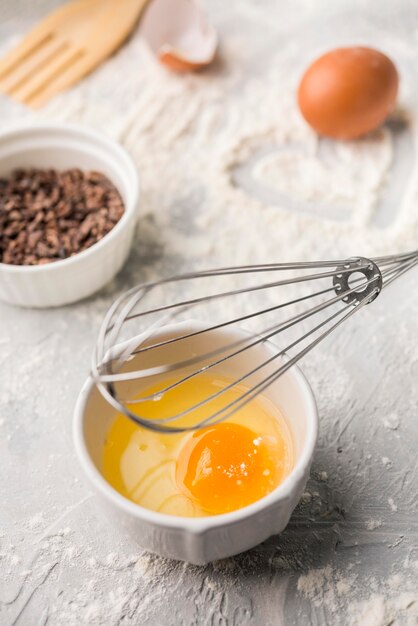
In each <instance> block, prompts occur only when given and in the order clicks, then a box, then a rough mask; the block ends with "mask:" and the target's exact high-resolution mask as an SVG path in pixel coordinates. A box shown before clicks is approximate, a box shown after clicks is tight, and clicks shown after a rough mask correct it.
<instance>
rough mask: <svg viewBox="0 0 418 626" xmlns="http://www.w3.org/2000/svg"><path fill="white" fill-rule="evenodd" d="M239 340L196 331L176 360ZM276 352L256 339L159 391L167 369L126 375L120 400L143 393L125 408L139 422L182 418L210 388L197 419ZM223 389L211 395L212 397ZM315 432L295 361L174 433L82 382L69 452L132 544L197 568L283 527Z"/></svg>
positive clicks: (172, 332)
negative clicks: (201, 423) (223, 414)
mask: <svg viewBox="0 0 418 626" xmlns="http://www.w3.org/2000/svg"><path fill="white" fill-rule="evenodd" d="M198 329H199V325H198V324H197V323H194V322H184V323H181V324H172V325H170V326H165V327H163V328H162V329H160V330H158V331H156V332H155V333H154V335H153V340H155V339H158V340H159V341H160V340H161V341H165V340H166V339H170V338H173V337H176V336H179V335H180V334H182V333H185V332H191V333H193V332H194V331H195V330H198ZM248 336H249V333H247V332H246V331H244V330H238V329H235V330H231V329H225V328H223V329H217V330H215V331H211V332H210V333H205V334H196V335H194V336H193V338H192V339H190V340H189V341H188V342H187V343H184V342H182V343H181V345H182V348H181V350H184V354H183V353H182V355H181V357H184V359H187V358H189V357H190V356H191V355H195V354H196V353H201V354H206V353H209V352H210V351H211V350H213V348H214V347H216V346H217V345H225V343H226V342H234V341H239V340H242V339H243V338H248ZM174 345H175V344H174ZM123 347H124V344H120V349H121V350H123ZM164 350H166V354H164V359H165V360H166V362H167V363H170V362H174V361H175V360H178V358H179V355H178V352H177V353H176V354H175V351H176V350H177V351H178V344H177V346H176V347H173V344H168V345H167V347H166V348H164ZM151 352H152V351H150V352H148V353H145V354H151ZM278 352H279V350H278V348H277V347H276V346H275V345H274V344H273V343H271V342H268V341H266V342H264V343H260V344H257V345H254V346H253V347H251V348H250V349H248V350H246V351H244V352H242V353H241V354H240V355H239V357H237V358H234V359H233V360H228V361H227V362H225V363H220V364H219V365H218V366H216V367H214V368H212V369H211V370H210V371H207V372H206V373H204V374H203V375H201V376H199V377H198V378H199V382H197V381H196V380H195V379H193V378H192V379H190V380H188V381H187V382H186V383H184V384H183V385H179V386H177V387H175V388H173V389H172V390H171V391H167V392H166V393H164V394H159V393H158V390H159V389H160V388H162V387H167V386H170V378H169V377H167V374H165V375H159V376H160V378H159V377H158V376H157V377H153V380H145V379H143V380H141V381H140V382H139V381H138V380H135V381H129V382H124V383H123V385H125V389H124V397H127V398H132V399H133V400H134V399H135V397H137V396H138V394H139V393H141V394H142V395H144V390H145V395H149V396H151V397H154V400H152V399H150V400H149V401H148V400H147V401H145V402H142V403H141V404H140V405H138V404H132V408H133V407H139V406H140V407H141V409H140V412H141V413H140V414H141V416H142V417H145V418H146V417H149V418H150V419H155V418H156V417H165V416H167V415H170V414H173V413H176V414H177V413H181V412H182V409H183V408H184V407H185V406H187V405H188V406H190V403H192V404H193V405H195V404H199V402H200V400H201V398H203V397H208V396H209V395H212V392H213V391H215V393H214V394H213V395H214V400H213V403H214V404H212V405H210V404H209V406H207V405H205V406H202V407H200V408H198V409H196V410H197V411H200V414H199V415H198V416H197V417H198V418H199V420H200V419H201V418H204V417H205V413H204V411H206V412H207V413H208V414H211V413H213V412H215V411H216V410H217V408H218V405H217V404H216V403H219V402H221V403H222V404H225V402H229V401H233V400H234V398H235V397H236V395H237V394H239V393H240V392H242V390H243V389H244V391H245V382H244V381H243V382H242V383H240V385H244V388H242V387H241V388H239V386H238V387H236V386H233V387H232V388H229V386H230V381H233V380H237V379H238V378H240V377H242V376H243V374H245V372H248V370H249V367H253V366H254V363H257V362H260V361H265V360H266V359H269V358H270V357H272V356H273V355H274V354H277V353H278ZM136 358H138V357H137V356H136V357H134V361H135V359H136ZM142 358H144V357H143V356H142ZM150 358H151V357H150ZM159 358H161V354H160V355H159ZM279 358H286V357H279ZM146 365H147V367H148V363H147V364H146ZM152 365H153V364H152V363H150V366H151V367H152ZM127 367H135V363H132V362H130V363H129V365H127ZM277 367H278V360H273V361H271V362H270V363H269V364H268V365H267V366H266V368H264V371H263V372H262V373H261V372H258V373H257V374H255V378H253V379H252V380H251V383H249V384H248V387H249V386H251V385H252V384H256V383H257V382H259V381H261V380H262V378H263V377H265V376H267V375H269V374H271V373H272V372H273V371H274V370H275V369H277ZM171 375H172V374H171ZM257 376H259V379H257ZM161 377H162V378H161ZM164 377H165V378H164ZM138 384H140V385H141V386H142V388H141V389H139V388H138ZM167 384H168V385H167ZM223 389H226V391H225V393H224V396H225V397H222V400H220V396H219V395H218V396H217V395H216V392H217V391H218V390H223ZM155 398H156V400H155ZM132 410H134V411H135V410H137V409H132ZM138 410H139V409H138ZM193 419H194V423H196V415H190V414H186V415H185V416H184V417H182V418H181V420H183V423H182V424H181V425H182V426H187V425H189V424H188V421H190V423H193ZM317 429H318V418H317V410H316V404H315V400H314V397H313V394H312V391H311V389H310V386H309V384H308V382H307V381H306V379H305V377H304V376H303V374H302V372H301V371H300V369H299V368H298V367H296V366H293V367H291V368H290V369H289V370H287V371H286V372H285V373H284V374H283V375H282V376H281V377H280V378H279V379H277V380H276V381H274V382H273V383H272V384H271V385H270V386H269V387H268V388H267V389H265V390H264V391H263V392H262V393H261V394H260V395H258V396H256V397H255V398H253V399H252V400H251V401H250V402H249V403H247V404H246V405H245V406H243V407H241V408H240V409H238V410H237V411H236V412H235V413H234V414H232V415H231V416H229V417H228V418H227V419H226V420H225V421H223V422H219V423H216V424H210V425H208V426H206V427H205V428H203V429H200V430H194V431H193V430H192V431H190V432H182V433H175V434H172V433H158V432H154V431H152V430H149V429H148V428H144V427H143V426H140V425H138V424H136V423H135V422H133V421H131V420H130V419H129V418H127V417H126V416H125V415H124V414H122V413H118V411H117V410H116V409H115V408H114V407H112V406H111V405H110V404H108V402H107V401H106V400H105V399H104V398H103V396H102V395H101V393H100V391H99V390H98V389H97V387H96V385H95V382H94V381H93V379H92V378H91V377H90V378H89V379H88V380H87V381H86V383H85V385H84V387H83V389H82V390H81V392H80V396H79V398H78V402H77V406H76V409H75V416H74V441H75V446H76V451H77V455H78V457H79V460H80V462H81V465H82V467H83V469H84V471H85V473H86V474H87V477H88V478H89V480H90V482H91V483H92V485H93V486H94V488H95V489H96V491H97V492H98V494H99V497H100V500H101V502H102V504H103V505H104V507H105V509H106V511H107V512H108V513H109V515H110V516H111V517H112V518H113V519H115V520H116V521H117V523H118V524H119V525H120V526H121V527H122V529H124V530H126V531H127V532H128V533H129V534H130V535H131V536H133V537H134V538H135V539H136V540H137V542H138V543H139V545H140V546H141V547H143V548H145V549H147V550H150V551H152V552H156V553H157V554H160V555H162V556H166V557H170V558H175V559H179V560H184V561H188V562H191V563H195V564H202V563H207V562H209V561H212V560H215V559H220V558H225V557H228V556H231V555H234V554H237V553H239V552H242V551H244V550H247V549H249V548H251V547H253V546H255V545H257V544H258V543H260V542H261V541H263V540H265V539H267V538H268V537H269V536H271V535H273V534H276V533H278V532H281V531H282V530H283V529H284V528H285V526H286V525H287V523H288V521H289V518H290V515H291V513H292V511H293V509H294V507H295V506H296V504H297V502H298V500H299V498H300V496H301V494H302V492H303V490H304V487H305V484H306V482H307V480H308V477H309V468H310V464H311V461H312V456H313V452H314V447H315V443H316V439H317Z"/></svg>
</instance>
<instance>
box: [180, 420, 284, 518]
mask: <svg viewBox="0 0 418 626" xmlns="http://www.w3.org/2000/svg"><path fill="white" fill-rule="evenodd" d="M272 452H273V450H272V449H271V447H270V445H269V442H268V438H267V437H261V436H258V435H257V434H256V433H255V432H253V431H252V430H251V429H249V428H247V427H246V426H241V425H240V424H235V423H230V422H227V423H220V424H216V425H214V426H210V427H208V428H205V429H204V430H201V431H197V432H195V433H194V434H193V435H192V436H191V437H190V438H189V439H188V440H187V441H186V443H185V444H184V445H183V447H182V448H181V450H180V453H179V456H178V459H177V465H176V481H177V484H178V487H179V489H180V490H181V491H182V492H183V493H185V494H186V495H187V496H189V497H190V498H191V499H193V500H194V501H195V502H197V503H198V504H199V506H201V507H202V508H203V509H205V510H206V511H208V512H210V513H212V514H217V513H227V512H229V511H233V510H235V509H240V508H242V507H244V506H247V505H248V504H251V503H252V502H255V501H256V500H259V499H260V498H262V497H263V496H265V495H266V494H267V493H269V492H270V491H272V489H273V488H274V487H275V486H276V485H277V484H278V482H279V480H280V478H281V477H280V476H278V475H277V474H278V473H279V467H278V465H277V460H276V461H275V460H274V456H273V455H272Z"/></svg>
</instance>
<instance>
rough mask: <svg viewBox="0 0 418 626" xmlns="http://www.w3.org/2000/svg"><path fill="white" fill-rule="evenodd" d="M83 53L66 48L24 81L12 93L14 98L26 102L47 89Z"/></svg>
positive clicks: (72, 48)
mask: <svg viewBox="0 0 418 626" xmlns="http://www.w3.org/2000/svg"><path fill="white" fill-rule="evenodd" d="M83 54H84V52H83V51H82V50H77V49H76V48H74V47H67V48H65V49H63V50H62V51H61V52H60V53H59V54H57V55H56V56H55V57H54V58H52V59H51V60H50V61H49V62H48V63H46V64H45V66H44V67H43V68H41V69H40V70H39V71H37V72H36V73H35V74H34V75H33V76H32V77H30V78H29V79H28V80H26V81H25V82H24V83H23V84H22V85H21V86H20V87H18V88H17V89H15V90H14V91H13V92H12V95H13V97H14V98H16V99H17V100H19V101H20V102H24V103H26V102H28V101H29V100H31V98H34V97H35V96H36V95H37V94H39V93H42V91H43V90H45V89H48V87H49V86H50V85H52V84H53V83H54V81H55V80H56V79H57V77H59V76H60V74H65V72H66V71H67V70H68V69H70V68H71V66H72V65H73V64H74V63H76V62H77V61H78V60H79V59H80V58H81V57H82V56H83Z"/></svg>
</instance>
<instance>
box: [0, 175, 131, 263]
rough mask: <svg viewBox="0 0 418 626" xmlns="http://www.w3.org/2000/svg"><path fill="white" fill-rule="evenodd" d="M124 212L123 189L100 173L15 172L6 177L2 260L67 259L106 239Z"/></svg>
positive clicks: (0, 218)
mask: <svg viewBox="0 0 418 626" xmlns="http://www.w3.org/2000/svg"><path fill="white" fill-rule="evenodd" d="M123 212H124V205H123V201H122V198H121V197H120V194H119V192H118V191H117V189H116V187H115V186H114V185H113V184H112V183H111V182H110V180H109V179H108V178H107V177H106V176H104V175H103V174H100V173H99V172H82V171H81V170H79V169H69V170H66V171H61V172H58V171H56V170H54V169H48V170H41V169H28V170H23V169H21V170H15V171H14V172H13V173H12V175H11V176H10V177H9V178H0V262H2V263H9V264H12V265H43V264H45V263H51V262H54V261H59V260H61V259H66V258H67V257H70V256H73V255H75V254H77V253H78V252H81V251H82V250H86V249H87V248H90V246H92V245H93V244H95V243H97V242H98V241H100V239H102V238H103V237H104V236H105V235H106V234H107V233H108V232H109V231H111V230H112V228H113V227H114V226H115V224H116V223H117V222H118V221H119V220H120V218H121V217H122V215H123Z"/></svg>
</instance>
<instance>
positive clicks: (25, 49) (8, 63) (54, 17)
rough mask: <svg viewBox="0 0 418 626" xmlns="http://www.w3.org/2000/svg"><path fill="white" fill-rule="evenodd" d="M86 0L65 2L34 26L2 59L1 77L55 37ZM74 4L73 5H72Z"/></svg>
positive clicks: (0, 64) (0, 62)
mask: <svg viewBox="0 0 418 626" xmlns="http://www.w3.org/2000/svg"><path fill="white" fill-rule="evenodd" d="M83 2H84V0H78V1H77V2H72V3H69V4H64V5H63V6H61V7H58V9H55V11H52V13H50V14H49V15H47V16H46V17H45V18H44V19H43V20H42V22H40V23H39V24H38V25H37V26H35V27H34V28H32V30H31V31H30V32H29V33H28V34H27V35H26V36H25V37H24V38H23V39H22V40H21V41H20V42H19V43H18V44H17V45H16V46H15V47H14V48H12V50H10V52H8V53H6V54H5V56H4V57H3V58H2V59H1V60H0V79H1V78H2V76H4V75H5V74H7V73H8V72H10V71H11V70H12V69H13V68H14V66H15V65H17V64H18V63H20V62H21V61H23V60H24V59H25V58H26V57H28V56H30V55H31V54H32V52H34V51H35V50H36V49H38V48H40V47H41V46H43V44H44V43H46V42H47V41H49V40H50V39H52V38H53V33H54V32H55V30H56V28H57V27H58V26H59V24H60V23H61V22H62V20H64V19H65V18H66V17H67V16H71V12H72V10H73V7H74V6H75V5H80V6H82V3H83ZM71 5H72V6H71Z"/></svg>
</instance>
